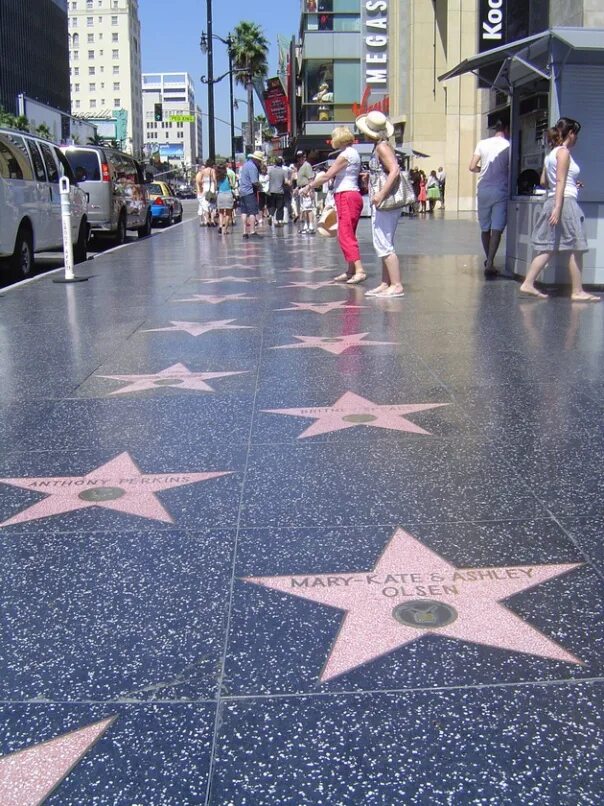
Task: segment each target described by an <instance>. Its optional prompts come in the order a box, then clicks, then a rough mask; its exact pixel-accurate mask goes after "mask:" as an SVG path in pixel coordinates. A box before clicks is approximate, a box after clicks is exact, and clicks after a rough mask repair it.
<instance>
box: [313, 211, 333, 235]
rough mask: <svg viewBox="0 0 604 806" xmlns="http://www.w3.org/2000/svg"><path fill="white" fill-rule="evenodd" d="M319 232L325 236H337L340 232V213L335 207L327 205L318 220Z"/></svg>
mask: <svg viewBox="0 0 604 806" xmlns="http://www.w3.org/2000/svg"><path fill="white" fill-rule="evenodd" d="M317 232H318V233H319V235H322V236H323V237H324V238H335V237H336V235H337V234H338V214H337V213H336V211H335V210H334V208H333V207H326V208H325V210H323V212H322V214H321V217H320V218H319V220H318V222H317Z"/></svg>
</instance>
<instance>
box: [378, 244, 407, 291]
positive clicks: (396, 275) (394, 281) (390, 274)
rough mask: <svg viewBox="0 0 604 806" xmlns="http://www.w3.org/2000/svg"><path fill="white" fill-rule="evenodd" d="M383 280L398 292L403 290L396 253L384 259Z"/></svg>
mask: <svg viewBox="0 0 604 806" xmlns="http://www.w3.org/2000/svg"><path fill="white" fill-rule="evenodd" d="M382 280H383V281H384V282H387V283H389V284H390V286H391V287H392V288H395V289H396V290H397V291H402V290H403V284H402V282H401V267H400V264H399V260H398V255H397V254H396V252H392V253H391V254H389V255H386V257H383V258H382Z"/></svg>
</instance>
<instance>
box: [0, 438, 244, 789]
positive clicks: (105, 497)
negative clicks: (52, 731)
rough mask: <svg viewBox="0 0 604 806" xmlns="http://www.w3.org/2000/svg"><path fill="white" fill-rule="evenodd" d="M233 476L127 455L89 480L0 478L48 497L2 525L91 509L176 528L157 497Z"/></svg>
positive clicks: (107, 465) (105, 466) (106, 466)
mask: <svg viewBox="0 0 604 806" xmlns="http://www.w3.org/2000/svg"><path fill="white" fill-rule="evenodd" d="M232 472H233V471H231V470H223V471H218V472H209V473H154V474H150V473H149V474H148V473H141V471H140V470H139V468H138V467H137V465H136V464H135V463H134V461H133V459H132V457H131V456H130V454H129V453H126V452H124V453H120V455H119V456H116V457H115V458H114V459H110V461H109V462H106V463H105V464H104V465H101V466H100V467H96V468H95V469H94V470H91V471H90V473H86V475H85V476H54V477H45V476H44V477H41V478H17V479H0V482H2V483H3V484H8V485H10V486H11V487H19V488H20V489H22V490H30V491H32V492H36V493H41V494H42V495H45V496H46V498H44V499H43V500H42V501H38V502H37V503H36V504H33V505H32V506H30V507H27V509H24V510H23V511H22V512H19V513H18V514H17V515H13V517H12V518H8V520H5V521H4V522H2V523H0V527H2V526H11V525H12V524H15V523H27V521H34V520H38V519H40V518H50V517H52V516H53V515H62V514H63V513H66V512H74V511H76V510H79V509H89V508H90V507H101V508H102V509H114V510H116V511H117V512H124V513H126V514H128V515H138V516H140V517H141V518H149V520H154V521H163V522H164V523H174V520H173V518H172V516H171V515H170V513H169V512H168V511H167V510H166V509H165V508H164V507H163V506H162V504H161V503H160V502H159V500H158V498H157V496H156V493H159V492H161V491H162V490H171V489H172V488H174V487H183V486H184V485H186V484H196V483H197V482H200V481H208V480H209V479H215V478H218V477H219V476H228V475H230V474H231V473H232ZM0 803H1V801H0Z"/></svg>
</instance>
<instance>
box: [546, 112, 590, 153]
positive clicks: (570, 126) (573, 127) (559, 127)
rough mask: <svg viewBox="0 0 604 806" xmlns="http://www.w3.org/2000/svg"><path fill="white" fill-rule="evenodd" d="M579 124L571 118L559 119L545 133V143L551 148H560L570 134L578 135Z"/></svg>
mask: <svg viewBox="0 0 604 806" xmlns="http://www.w3.org/2000/svg"><path fill="white" fill-rule="evenodd" d="M580 131H581V124H580V123H579V122H578V121H577V120H573V119H572V118H560V120H559V121H558V122H557V123H556V125H555V126H552V128H551V129H548V130H547V132H546V133H545V136H546V139H547V142H548V143H549V145H550V146H551V147H552V148H555V147H556V146H561V145H562V143H563V142H564V141H565V140H566V138H567V137H568V135H569V134H570V133H571V132H574V133H575V134H579V132H580Z"/></svg>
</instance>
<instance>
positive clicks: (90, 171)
mask: <svg viewBox="0 0 604 806" xmlns="http://www.w3.org/2000/svg"><path fill="white" fill-rule="evenodd" d="M66 157H67V161H68V162H69V164H70V165H71V169H72V171H73V173H74V174H75V177H76V181H78V182H100V181H101V170H100V167H99V158H98V155H97V152H96V151H86V150H85V149H83V148H82V149H79V148H76V149H71V148H70V149H68V150H67V152H66Z"/></svg>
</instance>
